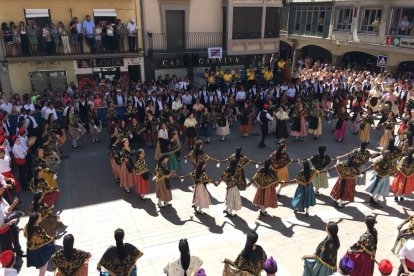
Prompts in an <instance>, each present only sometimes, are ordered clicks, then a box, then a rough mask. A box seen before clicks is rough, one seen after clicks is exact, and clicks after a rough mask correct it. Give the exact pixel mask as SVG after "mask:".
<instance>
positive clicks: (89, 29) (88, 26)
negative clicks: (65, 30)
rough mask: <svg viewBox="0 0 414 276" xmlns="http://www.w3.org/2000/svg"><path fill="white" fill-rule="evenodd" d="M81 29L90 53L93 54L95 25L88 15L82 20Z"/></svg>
mask: <svg viewBox="0 0 414 276" xmlns="http://www.w3.org/2000/svg"><path fill="white" fill-rule="evenodd" d="M82 29H83V33H84V35H85V36H86V41H87V42H88V45H89V48H90V49H91V52H92V53H95V23H94V22H93V21H92V20H91V17H90V16H89V15H87V16H86V18H85V20H83V23H82Z"/></svg>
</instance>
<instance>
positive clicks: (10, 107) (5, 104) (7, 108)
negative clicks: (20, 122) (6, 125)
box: [0, 95, 13, 114]
mask: <svg viewBox="0 0 414 276" xmlns="http://www.w3.org/2000/svg"><path fill="white" fill-rule="evenodd" d="M0 109H1V110H3V111H4V112H6V113H7V114H11V113H12V112H13V104H12V103H11V102H9V99H8V98H7V97H6V96H5V95H3V103H2V104H1V105H0Z"/></svg>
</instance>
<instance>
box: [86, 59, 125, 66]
mask: <svg viewBox="0 0 414 276" xmlns="http://www.w3.org/2000/svg"><path fill="white" fill-rule="evenodd" d="M120 66H124V59H123V58H92V59H79V60H78V68H92V67H120Z"/></svg>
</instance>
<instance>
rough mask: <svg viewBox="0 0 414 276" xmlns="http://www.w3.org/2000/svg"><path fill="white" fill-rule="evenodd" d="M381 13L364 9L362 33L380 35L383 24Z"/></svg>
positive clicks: (377, 10) (376, 10)
mask: <svg viewBox="0 0 414 276" xmlns="http://www.w3.org/2000/svg"><path fill="white" fill-rule="evenodd" d="M381 13H382V11H381V10H379V9H364V10H363V11H362V18H361V28H360V31H361V32H367V33H378V31H379V26H380V22H381Z"/></svg>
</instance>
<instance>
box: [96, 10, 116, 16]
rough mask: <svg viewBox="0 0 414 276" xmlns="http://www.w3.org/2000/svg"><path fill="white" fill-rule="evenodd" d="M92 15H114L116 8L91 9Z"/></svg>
mask: <svg viewBox="0 0 414 276" xmlns="http://www.w3.org/2000/svg"><path fill="white" fill-rule="evenodd" d="M93 16H94V17H97V16H98V17H108V16H110V17H116V10H115V9H94V10H93Z"/></svg>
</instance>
